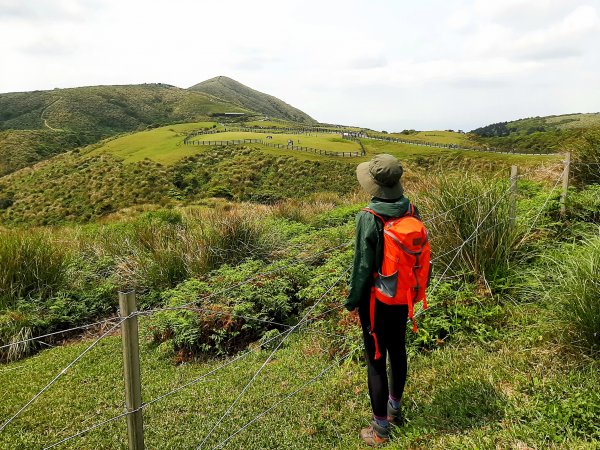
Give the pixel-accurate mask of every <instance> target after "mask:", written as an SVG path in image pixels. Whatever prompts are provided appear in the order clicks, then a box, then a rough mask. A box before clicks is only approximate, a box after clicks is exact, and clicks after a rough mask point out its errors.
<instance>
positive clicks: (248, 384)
mask: <svg viewBox="0 0 600 450" xmlns="http://www.w3.org/2000/svg"><path fill="white" fill-rule="evenodd" d="M351 269H352V265H351V266H349V267H348V268H347V269H346V270H345V271H344V272H343V273H342V274H341V276H340V277H339V278H337V279H336V280H335V282H334V283H333V284H332V285H331V286H329V288H328V289H327V290H326V291H325V292H324V293H323V295H321V297H320V298H319V299H318V300H317V301H316V302H315V303H314V304H313V305H312V306H311V307H310V308H309V309H308V311H307V312H306V314H304V316H303V317H302V318H301V319H300V320H299V321H298V323H297V324H296V325H294V326H293V327H292V328H290V329H289V330H288V331H287V332H286V333H285V334H284V337H283V339H282V340H281V341H280V342H279V344H277V346H276V347H275V348H274V349H273V351H271V353H270V354H269V356H268V357H267V359H266V360H265V362H264V363H263V364H262V365H261V366H260V367H259V368H258V370H257V371H256V372H255V373H254V375H253V376H252V378H251V379H250V381H248V383H246V385H245V386H244V388H243V389H242V391H241V392H240V393H239V394H238V396H237V397H236V398H235V399H234V401H233V402H232V403H231V405H230V406H229V408H227V410H226V411H225V413H224V414H223V415H222V416H221V418H219V420H217V422H216V423H215V425H214V426H213V427H212V428H211V429H210V431H209V432H208V433H207V434H206V436H204V439H203V440H202V442H200V445H199V446H198V447H197V449H200V448H202V446H203V445H204V443H205V442H206V441H207V440H208V438H209V437H210V436H211V435H212V433H213V431H214V430H215V429H216V428H217V427H218V426H219V425H220V424H221V422H222V421H223V420H224V419H225V417H227V416H228V415H229V413H230V412H231V411H232V410H233V408H234V406H235V405H236V404H237V403H238V401H239V400H240V399H241V398H242V396H243V395H244V394H245V393H246V391H247V390H248V389H249V388H250V386H251V385H252V383H253V382H254V380H256V378H257V377H258V375H260V373H261V372H262V371H263V369H264V368H265V367H266V365H267V364H268V363H269V361H271V359H273V356H275V353H277V351H278V350H279V348H280V347H281V346H282V345H283V343H284V342H285V341H286V340H287V338H288V337H289V336H291V335H292V333H293V332H294V331H295V330H296V329H297V328H298V327H299V326H300V325H301V324H302V323H303V322H304V321H305V320H306V319H307V318H308V316H309V314H310V313H311V312H312V311H313V310H314V309H315V308H316V307H317V306H318V305H319V304H320V303H321V302H322V301H323V300H324V299H325V297H326V296H327V294H328V293H329V292H330V291H331V290H332V289H333V288H334V287H335V286H336V285H337V284H338V283H339V282H340V281H341V280H342V279H343V278H344V277H345V276H346V274H347V273H348V272H349V271H350V270H351Z"/></svg>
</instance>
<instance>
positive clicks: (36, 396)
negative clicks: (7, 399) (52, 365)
mask: <svg viewBox="0 0 600 450" xmlns="http://www.w3.org/2000/svg"><path fill="white" fill-rule="evenodd" d="M128 318H129V317H124V318H122V319H121V320H120V321H119V322H118V323H116V324H114V325H113V326H112V327H110V328H109V329H108V330H106V331H105V332H104V333H102V335H101V336H100V337H99V338H97V339H96V340H95V341H94V342H92V344H90V345H89V346H87V347H86V348H85V350H84V351H83V352H81V353H80V354H79V355H78V356H77V357H76V358H75V359H74V360H73V361H71V362H70V363H69V364H68V365H67V366H66V367H65V368H64V369H62V370H61V371H60V372H59V373H58V374H57V375H56V376H55V377H54V378H53V379H52V380H51V381H50V382H49V383H48V384H46V386H44V387H43V388H42V389H41V390H40V391H39V392H38V393H37V394H35V395H34V396H33V397H32V398H31V399H30V400H29V401H28V402H27V403H25V405H23V407H22V408H21V409H19V410H18V411H17V412H16V413H15V414H14V415H13V416H12V417H11V418H10V419H8V420H7V421H6V422H4V423H3V424H2V426H0V431H2V430H4V428H6V426H7V425H9V424H10V423H11V422H12V421H13V420H15V419H16V418H17V417H18V416H19V415H20V414H21V413H22V412H23V411H25V409H27V407H28V406H29V405H31V404H32V403H33V402H34V401H35V400H36V399H37V398H38V397H40V396H41V395H42V394H43V393H44V392H46V391H47V390H48V389H50V387H51V386H52V385H53V384H54V383H56V382H57V381H58V379H59V378H60V377H62V376H63V375H64V374H65V373H67V371H68V370H69V369H70V368H71V367H73V366H74V365H75V364H76V363H77V361H79V360H80V359H81V358H83V356H84V355H85V354H86V353H88V352H89V351H90V350H91V349H93V348H94V347H95V346H96V345H97V344H98V343H99V342H100V341H101V340H102V339H103V338H105V337H106V336H108V334H109V333H111V332H112V331H113V330H115V329H116V328H117V327H118V326H119V325H121V324H122V323H123V322H124V321H125V320H127V319H128Z"/></svg>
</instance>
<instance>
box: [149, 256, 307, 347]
mask: <svg viewBox="0 0 600 450" xmlns="http://www.w3.org/2000/svg"><path fill="white" fill-rule="evenodd" d="M284 264H285V263H284V262H280V263H277V264H276V265H275V267H278V266H280V267H283V266H284ZM265 269H266V266H265V264H264V263H263V262H261V261H248V262H246V263H243V264H241V265H239V266H237V267H231V266H223V267H221V268H220V269H219V270H217V271H215V272H214V273H212V274H211V276H210V277H209V278H208V279H207V281H200V280H197V279H190V280H187V281H185V282H184V283H182V284H180V285H179V286H177V287H176V288H174V289H171V290H169V291H166V292H165V293H164V294H163V300H164V305H165V307H168V308H169V307H179V306H182V305H190V306H191V307H192V309H177V310H173V311H164V312H158V313H156V314H154V315H153V316H151V318H150V320H149V329H150V330H151V332H152V334H153V337H154V341H155V342H157V343H159V342H162V343H164V342H169V343H170V345H171V346H172V350H173V351H175V352H177V353H179V355H180V356H181V357H184V358H187V357H190V356H192V355H197V354H200V353H201V354H209V355H226V354H229V353H232V352H234V351H237V350H239V349H241V348H243V347H244V346H246V345H247V344H248V343H250V342H253V341H255V340H257V339H259V338H260V337H261V336H262V335H263V334H264V333H265V332H267V331H269V330H274V329H276V330H280V331H281V330H285V329H287V326H288V325H291V324H292V323H293V322H294V319H295V317H296V316H297V314H298V311H299V308H300V306H301V301H300V298H299V297H298V296H297V292H298V291H299V290H300V289H301V288H302V287H304V286H305V285H306V284H307V282H308V279H309V277H310V270H307V269H308V267H307V266H303V265H301V264H300V265H297V266H292V267H288V268H285V269H282V270H281V271H279V272H277V273H271V274H268V275H263V276H258V277H256V278H254V279H252V280H251V281H249V282H248V283H245V284H241V282H242V281H244V280H246V279H248V278H252V277H254V276H255V275H256V274H257V273H258V272H265ZM271 270H273V269H271ZM238 285H239V286H238ZM194 308H196V309H194Z"/></svg>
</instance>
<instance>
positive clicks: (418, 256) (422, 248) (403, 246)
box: [363, 204, 431, 359]
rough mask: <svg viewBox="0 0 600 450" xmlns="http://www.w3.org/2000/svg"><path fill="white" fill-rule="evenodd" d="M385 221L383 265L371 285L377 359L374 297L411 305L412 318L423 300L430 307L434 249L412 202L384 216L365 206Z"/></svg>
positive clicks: (371, 313)
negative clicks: (402, 212) (399, 211)
mask: <svg viewBox="0 0 600 450" xmlns="http://www.w3.org/2000/svg"><path fill="white" fill-rule="evenodd" d="M363 211H367V212H369V213H371V214H373V215H374V216H375V217H377V218H379V219H380V220H381V221H382V222H383V261H382V263H381V269H379V271H378V272H375V274H374V278H375V282H374V284H373V287H372V288H371V299H370V318H371V329H370V334H371V336H373V339H374V340H375V359H379V358H380V357H381V354H380V353H379V347H378V344H377V336H376V335H375V301H376V300H379V301H380V302H383V303H385V304H387V305H408V317H409V318H410V320H412V322H413V330H414V331H415V332H416V331H417V323H416V321H415V319H414V305H415V303H418V302H420V301H422V302H423V309H427V300H426V298H425V289H426V288H427V286H428V284H429V278H430V275H431V249H430V247H429V241H428V239H427V230H426V229H425V225H423V222H421V220H419V219H418V218H417V217H415V207H414V206H413V205H412V204H411V205H410V207H409V209H408V212H407V213H406V214H405V215H404V216H402V217H393V218H391V219H388V220H385V219H384V218H383V217H382V216H380V215H379V214H377V213H376V212H375V211H373V210H372V209H369V208H365V209H363Z"/></svg>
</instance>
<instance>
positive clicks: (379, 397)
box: [344, 154, 429, 446]
mask: <svg viewBox="0 0 600 450" xmlns="http://www.w3.org/2000/svg"><path fill="white" fill-rule="evenodd" d="M402 173H403V168H402V165H401V164H400V162H399V161H398V160H397V159H396V158H395V157H394V156H392V155H388V154H380V155H377V156H375V157H374V158H373V159H372V160H371V161H369V162H365V163H362V164H359V165H358V167H357V169H356V175H357V179H358V182H359V183H360V185H361V187H362V188H363V189H364V190H365V191H366V192H367V193H368V194H369V195H371V197H372V199H371V201H370V203H369V205H368V207H367V208H365V209H363V210H362V211H360V212H359V213H358V214H357V216H356V242H355V255H354V267H353V271H352V276H351V279H350V290H349V294H348V297H347V299H346V302H345V304H344V306H345V307H346V309H347V310H348V311H351V312H356V311H357V312H358V316H359V319H360V323H361V327H362V332H363V339H364V344H365V350H366V357H367V381H368V388H369V397H370V400H371V408H372V411H373V420H372V421H371V425H370V426H369V427H368V428H365V429H363V430H361V432H360V437H361V439H362V440H363V441H365V443H367V444H369V445H373V446H376V445H379V444H383V443H385V442H387V441H388V440H389V435H390V425H400V424H401V423H402V420H403V419H402V414H401V403H402V395H403V393H404V385H405V383H406V373H407V356H406V324H407V320H408V318H409V316H410V317H411V318H412V311H413V308H412V307H413V303H414V302H415V301H418V299H423V300H424V288H425V286H424V285H422V287H421V288H420V287H419V283H418V281H417V283H416V287H411V286H409V287H408V292H409V294H402V293H403V292H406V286H400V285H401V284H406V282H405V281H403V277H402V276H403V275H406V274H402V273H400V274H398V273H395V278H394V276H383V275H382V272H381V270H382V265H383V262H384V261H383V260H384V227H386V230H388V228H389V226H391V225H389V224H392V223H395V222H399V220H395V221H394V220H392V219H394V218H403V217H409V216H410V217H411V218H413V219H412V222H413V224H416V226H417V227H416V228H415V227H413V228H415V229H418V230H420V231H419V232H420V233H424V234H423V236H424V238H423V239H422V240H423V242H418V244H419V245H421V244H422V246H421V248H422V247H423V246H424V245H427V254H426V255H425V256H426V257H427V260H426V261H427V269H429V253H428V251H429V246H428V244H427V237H426V232H425V231H424V227H422V222H420V219H419V216H418V211H416V209H415V208H414V206H412V205H411V203H410V202H409V200H408V199H407V198H406V197H404V191H403V187H402V184H401V181H400V179H401V177H402ZM414 219H417V220H416V221H415V220H414ZM419 225H420V226H421V227H422V230H421V229H420V228H418V227H419ZM388 234H390V233H388ZM419 236H420V235H419ZM412 238H414V235H411V239H412ZM413 240H415V239H413ZM411 242H412V241H411ZM388 247H389V245H388V244H387V243H386V246H385V249H386V252H388ZM409 253H410V252H409ZM411 254H412V253H411ZM407 255H408V254H407ZM409 256H410V255H409ZM389 262H390V261H389V258H388V260H386V264H388V265H389ZM396 262H397V258H396ZM419 264H420V263H419V262H418V257H417V264H416V266H415V267H420V266H419ZM404 267H405V268H408V270H405V271H408V272H410V271H411V267H410V266H406V265H405V266H404ZM388 268H389V267H388ZM416 273H417V272H415V274H416ZM428 276H429V275H427V277H428ZM405 278H406V277H405ZM414 278H417V279H419V277H413V278H412V279H414ZM390 280H393V285H390V284H389V281H390ZM390 286H391V287H390ZM400 287H402V288H404V289H405V290H404V291H402V293H398V292H397V291H398V289H400ZM397 288H398V289H397ZM386 289H388V290H389V292H388V294H389V297H386V295H384V294H385V293H386ZM419 289H420V291H421V292H422V294H419ZM401 294H402V295H404V301H405V302H406V303H410V305H409V304H394V303H395V302H394V301H388V300H390V299H392V300H393V297H394V296H396V297H400V295H401ZM413 294H414V296H413ZM407 296H409V298H408V301H406V300H407ZM380 299H381V300H380ZM382 300H383V301H382ZM424 307H426V304H424ZM386 357H389V361H390V364H389V372H390V373H389V375H390V377H389V382H388V370H387V362H386V359H387V358H386Z"/></svg>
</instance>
